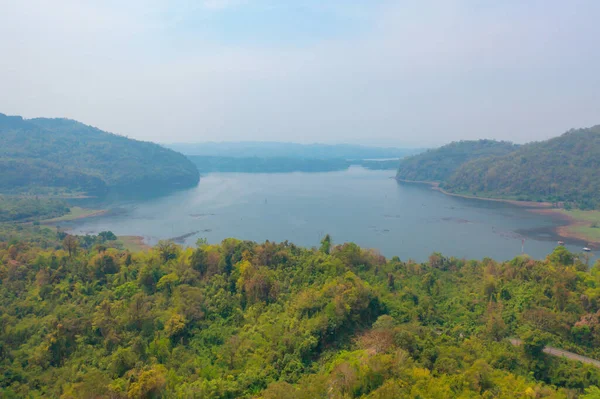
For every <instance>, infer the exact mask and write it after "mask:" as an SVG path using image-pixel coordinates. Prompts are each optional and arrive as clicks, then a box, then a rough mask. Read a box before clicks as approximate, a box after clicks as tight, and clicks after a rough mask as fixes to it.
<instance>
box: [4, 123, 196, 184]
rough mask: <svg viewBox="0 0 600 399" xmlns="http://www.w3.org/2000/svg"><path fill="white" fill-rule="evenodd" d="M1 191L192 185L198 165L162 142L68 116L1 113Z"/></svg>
mask: <svg viewBox="0 0 600 399" xmlns="http://www.w3.org/2000/svg"><path fill="white" fill-rule="evenodd" d="M0 172H1V173H0V191H2V192H5V193H9V192H10V193H44V194H64V193H70V194H81V193H82V192H84V193H89V194H93V195H103V194H106V193H107V192H109V191H124V192H131V191H135V190H148V191H156V190H165V189H168V188H178V187H188V186H193V185H195V184H196V183H197V182H198V179H199V174H198V171H197V169H196V167H195V166H194V165H193V164H192V163H191V162H190V161H189V160H188V159H186V158H185V157H184V156H183V155H181V154H178V153H176V152H174V151H172V150H169V149H166V148H163V147H161V146H159V145H157V144H153V143H147V142H141V141H136V140H131V139H128V138H126V137H123V136H118V135H115V134H110V133H106V132H103V131H101V130H99V129H96V128H94V127H91V126H87V125H84V124H82V123H79V122H76V121H73V120H68V119H45V118H37V119H29V120H24V119H22V118H21V117H17V116H12V117H11V116H6V115H4V114H0Z"/></svg>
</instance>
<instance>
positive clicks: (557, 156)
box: [444, 125, 600, 209]
mask: <svg viewBox="0 0 600 399" xmlns="http://www.w3.org/2000/svg"><path fill="white" fill-rule="evenodd" d="M444 187H445V188H446V189H448V190H451V191H454V192H464V193H468V194H476V195H482V196H495V197H509V198H515V199H523V200H534V201H535V200H538V201H552V202H559V201H566V202H572V203H574V204H575V205H577V206H578V207H580V208H583V209H596V208H598V207H599V206H600V125H599V126H594V127H592V128H588V129H577V130H571V131H569V132H567V133H565V134H563V135H562V136H560V137H556V138H553V139H551V140H547V141H542V142H537V143H531V144H527V145H524V146H522V147H520V148H519V149H518V150H517V151H514V152H512V153H510V154H507V155H504V156H497V157H493V158H482V159H476V160H473V161H470V162H467V163H465V164H463V165H461V167H460V168H459V169H458V170H457V171H456V173H455V174H454V175H453V176H451V178H449V179H448V180H447V182H446V184H445V185H444Z"/></svg>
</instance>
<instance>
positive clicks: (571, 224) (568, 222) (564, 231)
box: [396, 179, 600, 248]
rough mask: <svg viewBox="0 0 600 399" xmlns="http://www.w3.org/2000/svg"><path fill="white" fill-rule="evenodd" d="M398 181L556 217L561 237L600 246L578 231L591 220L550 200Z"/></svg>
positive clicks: (587, 225) (420, 182)
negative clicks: (479, 193)
mask: <svg viewBox="0 0 600 399" xmlns="http://www.w3.org/2000/svg"><path fill="white" fill-rule="evenodd" d="M396 181H398V182H400V183H407V184H421V185H428V186H430V187H431V189H432V190H435V191H439V192H441V193H442V194H445V195H449V196H452V197H458V198H465V199H475V200H481V201H493V202H504V203H507V204H511V205H515V206H519V207H522V208H525V209H526V210H527V211H529V212H533V213H537V214H541V215H546V216H549V217H552V218H554V219H555V220H560V221H562V222H564V223H565V224H564V225H561V226H556V227H555V228H554V232H555V233H556V234H557V235H558V236H559V237H561V238H564V239H573V240H578V241H584V242H587V243H588V245H589V246H591V247H595V248H600V238H594V237H591V236H590V235H588V234H585V233H582V232H580V231H576V229H578V228H579V229H580V228H589V227H590V226H591V222H589V221H586V220H582V219H578V218H576V217H574V216H573V215H569V214H567V213H565V212H566V210H565V209H563V208H555V207H553V205H552V204H551V203H549V202H535V201H517V200H509V199H502V198H487V197H476V196H473V195H464V194H456V193H451V192H448V191H446V190H444V189H443V188H441V187H440V183H438V182H430V181H411V180H404V179H396Z"/></svg>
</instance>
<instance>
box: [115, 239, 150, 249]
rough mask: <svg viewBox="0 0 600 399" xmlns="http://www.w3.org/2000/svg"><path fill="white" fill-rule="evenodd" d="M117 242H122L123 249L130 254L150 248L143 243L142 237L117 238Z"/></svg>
mask: <svg viewBox="0 0 600 399" xmlns="http://www.w3.org/2000/svg"><path fill="white" fill-rule="evenodd" d="M119 240H121V241H122V242H123V246H124V247H125V249H128V250H130V251H132V252H138V251H146V250H148V249H150V248H152V247H151V246H150V245H148V244H146V243H145V242H144V237H142V236H119Z"/></svg>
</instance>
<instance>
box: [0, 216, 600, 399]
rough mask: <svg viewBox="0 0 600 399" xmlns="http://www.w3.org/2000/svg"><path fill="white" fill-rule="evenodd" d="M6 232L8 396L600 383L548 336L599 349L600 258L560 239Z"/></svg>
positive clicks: (537, 392) (566, 397)
mask: <svg viewBox="0 0 600 399" xmlns="http://www.w3.org/2000/svg"><path fill="white" fill-rule="evenodd" d="M36 229H37V230H36ZM44 231H46V233H44ZM15 234H17V235H15ZM18 234H29V238H25V237H24V238H22V239H21V238H18V237H19V236H18ZM3 237H5V238H6V239H8V240H10V241H0V282H1V284H0V298H1V300H0V370H2V372H0V397H3V398H62V399H77V398H81V399H84V398H98V399H101V398H107V399H108V398H122V399H125V398H140V399H141V398H207V399H210V398H219V399H234V398H248V399H250V398H257V399H258V398H264V399H278V398H281V399H315V398H323V399H329V398H334V399H351V398H365V399H388V398H423V399H425V398H428V399H429V398H431V399H448V398H507V399H511V398H515V399H517V398H519V399H521V398H522V399H526V398H556V399H558V398H560V399H575V398H582V399H593V398H597V397H598V396H597V394H598V393H600V391H599V390H598V389H597V388H596V386H597V385H598V384H600V370H599V369H598V368H596V367H594V366H593V365H591V364H582V363H579V362H577V361H572V360H568V359H566V358H561V357H554V356H550V355H548V354H546V353H544V352H543V351H542V350H543V349H544V347H545V345H547V344H551V345H553V346H555V347H558V348H562V349H566V350H569V351H571V352H576V353H579V354H582V355H585V356H588V357H593V358H596V359H598V358H600V349H599V348H600V346H599V344H600V321H599V316H598V315H599V313H598V311H599V309H600V307H599V306H600V273H599V270H600V269H599V266H598V265H597V266H595V267H593V268H592V269H591V270H589V268H588V267H587V266H586V265H585V264H584V263H582V262H580V261H579V260H577V259H576V258H575V257H574V255H572V254H570V253H569V252H567V251H566V250H565V249H564V248H563V247H559V248H557V249H556V250H555V251H554V252H553V253H552V254H550V255H549V256H548V258H547V259H545V260H542V261H534V260H531V259H528V258H527V257H525V256H522V257H519V258H516V259H514V260H513V261H510V262H505V263H497V262H494V261H493V260H490V259H485V260H483V261H481V262H478V261H465V260H462V259H453V258H446V257H444V256H442V255H440V254H433V255H432V256H431V257H430V260H429V262H427V263H423V264H418V263H414V262H410V261H409V262H403V261H401V260H400V259H398V258H393V259H390V260H388V259H385V258H383V257H382V256H380V255H378V254H377V253H376V252H375V251H370V250H364V249H361V248H359V247H358V246H356V245H354V244H350V243H348V244H343V245H339V246H332V245H331V242H330V241H329V240H328V239H327V238H326V239H324V240H323V242H322V246H321V248H320V250H316V249H304V248H300V247H297V246H295V245H293V244H289V243H287V242H286V243H282V244H275V243H270V242H266V243H264V244H256V243H253V242H248V241H239V240H235V239H227V240H225V241H223V242H222V243H221V244H219V245H207V244H206V243H202V242H200V243H199V246H198V247H197V248H187V249H183V248H180V247H178V246H176V245H174V244H172V243H169V242H161V243H159V245H158V246H157V247H156V248H154V249H151V250H150V251H148V252H138V253H130V252H128V251H126V250H123V249H122V248H120V247H119V245H118V243H119V241H118V240H115V238H116V237H114V235H112V233H110V232H105V233H102V234H100V235H98V236H85V237H76V236H68V235H65V234H64V233H60V235H57V236H56V237H55V238H54V239H53V237H52V236H51V234H50V233H48V230H43V229H40V228H39V227H31V228H30V227H27V228H25V229H22V230H20V231H17V232H15V233H14V234H13V233H11V232H3V231H2V230H0V240H2V239H3ZM510 338H520V339H521V342H522V345H520V346H518V347H516V346H513V345H514V344H515V342H518V341H514V340H513V341H512V342H511V340H510ZM594 395H596V396H594Z"/></svg>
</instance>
